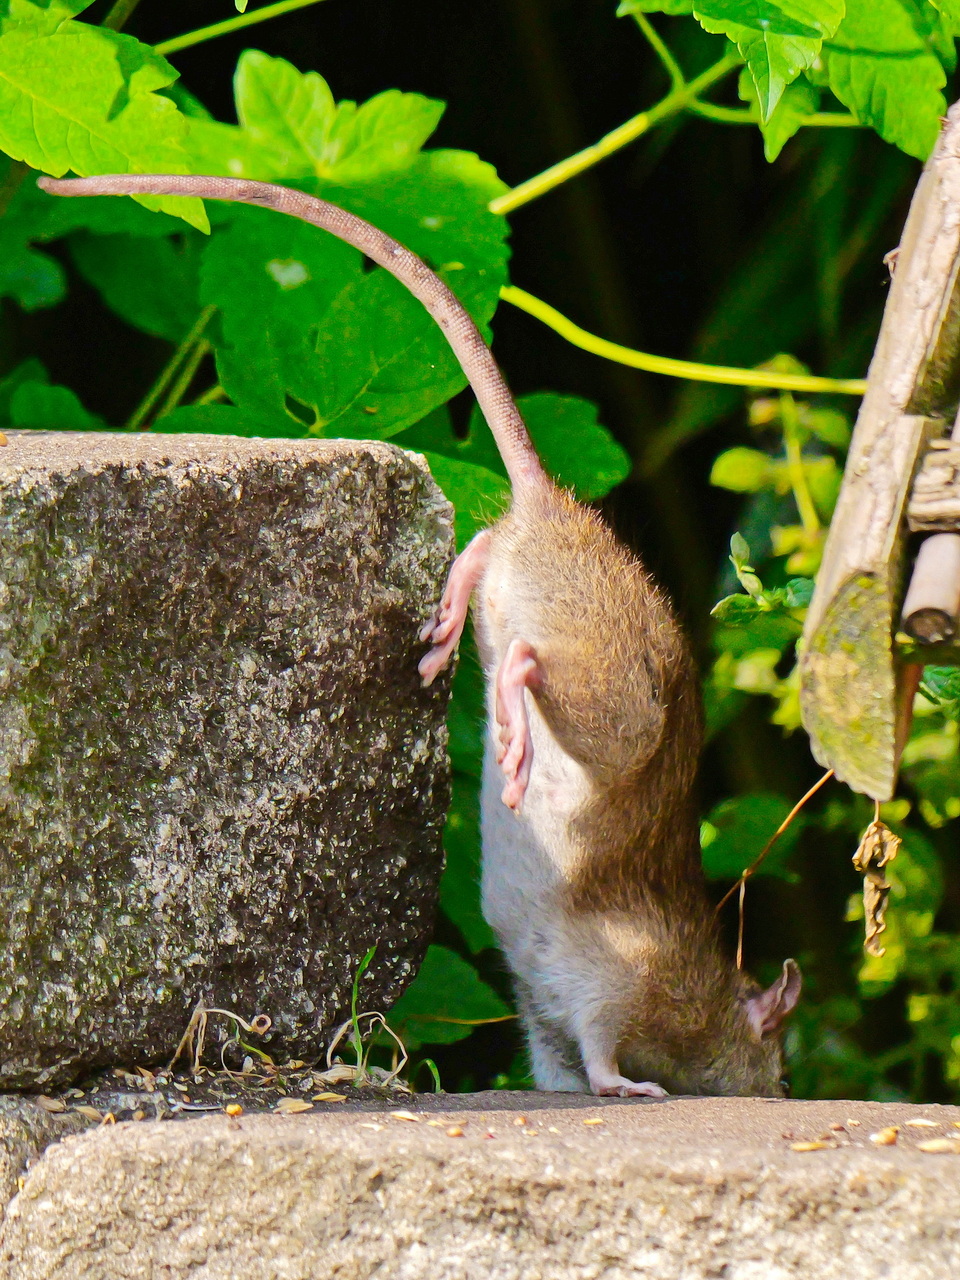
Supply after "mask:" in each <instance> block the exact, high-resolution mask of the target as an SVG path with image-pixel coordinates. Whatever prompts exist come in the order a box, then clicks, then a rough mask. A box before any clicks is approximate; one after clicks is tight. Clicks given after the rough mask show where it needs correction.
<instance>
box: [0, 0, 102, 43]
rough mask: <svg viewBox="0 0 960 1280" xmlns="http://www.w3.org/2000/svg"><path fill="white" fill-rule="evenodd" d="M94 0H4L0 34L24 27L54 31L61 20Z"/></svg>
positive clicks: (85, 7)
mask: <svg viewBox="0 0 960 1280" xmlns="http://www.w3.org/2000/svg"><path fill="white" fill-rule="evenodd" d="M91 4H93V0H3V2H2V4H0V35H2V34H3V32H5V31H11V30H14V29H16V28H20V29H21V30H22V29H24V28H27V29H30V30H33V31H37V32H41V33H42V32H45V31H53V30H54V29H55V28H56V27H58V26H59V25H60V23H61V22H65V21H67V20H68V19H69V18H75V17H76V15H77V14H78V13H83V11H84V9H89V8H90V6H91Z"/></svg>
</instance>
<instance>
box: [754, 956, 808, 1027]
mask: <svg viewBox="0 0 960 1280" xmlns="http://www.w3.org/2000/svg"><path fill="white" fill-rule="evenodd" d="M800 986H801V978H800V966H799V965H798V964H797V962H796V960H784V962H783V973H782V974H781V975H780V977H779V978H778V979H777V980H776V982H775V983H774V984H773V985H772V986H770V987H767V989H766V991H761V992H760V994H759V995H755V996H750V998H749V999H748V1000H747V1002H746V1009H747V1017H748V1018H749V1019H750V1025H751V1026H752V1027H753V1029H754V1031H755V1032H756V1033H757V1035H758V1036H760V1037H761V1039H762V1038H763V1036H769V1035H772V1034H773V1033H774V1031H777V1030H778V1029H779V1027H780V1025H781V1023H782V1022H783V1020H784V1019H785V1018H786V1017H787V1015H788V1014H789V1013H791V1012H792V1011H793V1009H795V1008H796V1004H797V1001H798V1000H799V999H800Z"/></svg>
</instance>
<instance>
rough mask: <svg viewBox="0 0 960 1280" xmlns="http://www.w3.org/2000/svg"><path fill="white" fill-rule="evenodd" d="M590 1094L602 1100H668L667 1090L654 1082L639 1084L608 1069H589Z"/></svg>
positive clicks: (646, 1081)
mask: <svg viewBox="0 0 960 1280" xmlns="http://www.w3.org/2000/svg"><path fill="white" fill-rule="evenodd" d="M587 1077H588V1079H589V1081H590V1092H591V1093H595V1094H597V1096H598V1097H600V1098H666V1097H668V1094H667V1091H666V1089H663V1088H661V1086H660V1085H658V1084H654V1083H653V1081H652V1080H644V1081H642V1082H641V1083H639V1084H637V1083H635V1082H634V1081H633V1080H627V1079H626V1077H624V1076H621V1075H619V1074H618V1073H617V1072H616V1071H615V1070H609V1069H606V1068H599V1069H598V1068H592V1069H591V1068H588V1069H587Z"/></svg>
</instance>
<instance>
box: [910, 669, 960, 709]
mask: <svg viewBox="0 0 960 1280" xmlns="http://www.w3.org/2000/svg"><path fill="white" fill-rule="evenodd" d="M920 692H921V693H922V694H923V695H924V697H925V698H927V699H928V700H929V701H930V702H932V703H933V704H934V706H936V707H939V708H940V710H941V711H942V712H943V713H944V715H946V716H949V717H951V719H954V720H960V669H958V668H957V667H924V669H923V679H922V680H921V682H920Z"/></svg>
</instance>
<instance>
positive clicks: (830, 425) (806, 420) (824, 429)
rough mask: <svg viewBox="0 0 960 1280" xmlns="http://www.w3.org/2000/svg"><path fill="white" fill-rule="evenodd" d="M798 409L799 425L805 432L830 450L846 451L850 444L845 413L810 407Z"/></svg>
mask: <svg viewBox="0 0 960 1280" xmlns="http://www.w3.org/2000/svg"><path fill="white" fill-rule="evenodd" d="M798 407H800V409H801V415H800V423H801V426H802V427H803V428H804V430H805V431H807V432H809V433H810V435H812V436H816V437H817V439H818V440H822V441H823V443H824V444H827V445H829V446H830V447H831V448H832V449H843V450H845V449H846V447H847V445H848V444H849V443H850V419H849V418H848V417H847V415H846V414H845V413H841V412H840V410H839V409H825V408H814V407H813V406H812V405H802V406H798Z"/></svg>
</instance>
